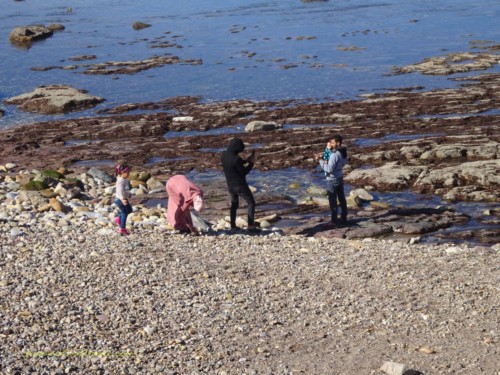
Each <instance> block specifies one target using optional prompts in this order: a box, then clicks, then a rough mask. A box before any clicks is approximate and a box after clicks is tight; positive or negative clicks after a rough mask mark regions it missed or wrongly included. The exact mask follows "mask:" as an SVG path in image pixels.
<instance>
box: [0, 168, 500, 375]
mask: <svg viewBox="0 0 500 375" xmlns="http://www.w3.org/2000/svg"><path fill="white" fill-rule="evenodd" d="M8 167H9V168H11V167H12V168H13V167H14V166H8ZM5 169H8V168H5ZM46 174H47V173H46ZM7 176H8V175H6V176H4V177H3V179H4V181H3V182H2V183H1V184H0V185H1V189H0V190H1V194H2V197H3V198H2V203H1V205H0V208H1V209H0V211H1V212H0V243H1V245H0V246H1V247H0V250H1V251H0V295H1V299H0V301H1V302H0V304H1V310H0V311H1V312H0V319H1V322H2V328H1V331H0V335H1V338H2V340H1V343H0V346H1V352H2V353H3V354H2V356H1V360H0V367H1V368H2V373H5V374H27V373H55V374H63V373H81V374H94V373H95V374H198V373H208V374H301V373H302V374H379V373H381V374H382V373H386V374H403V373H404V370H405V369H407V370H409V369H413V370H415V371H418V372H417V373H423V374H498V368H500V366H499V356H498V342H499V338H498V334H499V331H498V322H499V311H498V306H499V303H500V298H499V295H500V294H499V293H498V285H499V279H500V269H499V264H500V262H499V249H500V248H499V246H498V245H493V246H472V245H467V244H461V245H454V244H447V243H442V244H439V245H430V244H418V243H415V244H410V243H405V242H398V241H394V240H375V239H371V238H366V239H362V240H354V239H351V240H349V239H337V238H314V237H306V236H303V235H283V233H282V232H281V231H279V230H273V228H272V227H270V228H269V229H267V230H263V231H262V232H261V233H259V234H249V233H248V232H246V231H244V230H240V231H237V232H230V231H227V230H225V229H224V228H223V227H222V228H221V229H217V230H210V231H205V232H204V234H203V235H201V236H192V235H181V234H178V233H176V232H175V231H173V230H171V229H169V228H168V226H167V225H166V224H165V223H164V220H165V219H164V217H162V216H163V215H161V213H157V212H156V211H160V212H161V209H159V208H158V209H157V210H156V211H155V210H152V209H150V210H147V209H145V208H141V207H139V209H137V208H136V212H134V214H133V215H132V216H131V218H130V221H129V227H130V229H131V232H132V233H131V235H130V236H124V237H122V236H120V235H118V234H117V232H116V227H113V224H112V218H113V215H114V213H113V208H112V207H111V206H109V197H106V195H107V194H108V195H109V194H111V193H112V189H111V188H110V187H111V184H105V183H103V182H102V181H101V180H99V179H98V178H95V179H93V178H91V177H89V176H87V177H86V175H84V174H83V175H80V178H81V179H82V180H83V181H85V184H88V185H86V186H87V188H88V189H86V190H84V191H82V192H80V193H81V194H83V196H80V199H79V200H78V199H75V198H74V197H73V196H74V195H75V193H77V192H75V190H74V189H73V190H72V189H69V188H68V186H66V189H64V188H63V187H62V186H61V185H58V186H59V188H58V187H57V186H56V187H55V188H52V189H48V190H49V191H58V194H57V197H56V198H51V200H49V203H47V204H44V203H43V202H37V200H36V199H35V197H38V198H39V199H43V195H42V193H41V192H38V191H22V190H18V191H16V190H15V187H16V184H18V183H17V182H14V179H13V178H10V177H7ZM19 176H21V177H19ZM22 176H23V172H19V173H18V177H17V179H18V180H20V179H22ZM36 179H37V178H35V180H36ZM42 181H45V182H50V178H49V180H47V176H45V180H44V179H42ZM56 181H57V180H56ZM66 183H69V182H66ZM88 191H94V193H95V194H96V195H97V196H101V199H100V200H96V199H87V200H85V199H84V198H83V197H84V195H85V194H88ZM43 194H47V191H45V193H43ZM70 198H71V199H70ZM46 199H48V198H46ZM54 199H55V200H54ZM56 202H58V203H57V204H56ZM105 202H107V204H106V203H105ZM47 206H48V207H47ZM89 207H91V209H89Z"/></svg>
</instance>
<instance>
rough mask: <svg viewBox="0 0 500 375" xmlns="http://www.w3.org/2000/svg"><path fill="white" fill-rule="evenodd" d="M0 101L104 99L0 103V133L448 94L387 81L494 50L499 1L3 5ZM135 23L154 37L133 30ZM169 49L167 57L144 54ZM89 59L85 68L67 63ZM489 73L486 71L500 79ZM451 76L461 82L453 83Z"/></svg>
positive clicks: (129, 0)
mask: <svg viewBox="0 0 500 375" xmlns="http://www.w3.org/2000/svg"><path fill="white" fill-rule="evenodd" d="M1 3H2V7H1V11H0V69H1V72H2V73H1V76H0V103H1V101H2V100H3V99H5V98H8V97H12V96H16V95H20V94H23V93H26V92H30V91H32V90H33V89H34V88H36V87H37V86H39V85H49V84H67V85H71V86H73V87H75V88H78V89H85V90H88V91H89V93H90V94H92V95H96V96H100V97H103V98H105V99H106V101H105V102H104V103H103V104H100V105H99V106H97V107H95V108H93V109H90V110H86V111H82V112H78V113H71V114H67V115H59V116H41V115H37V114H30V113H23V112H20V111H18V110H17V109H16V107H15V106H7V105H5V104H0V108H2V109H3V110H4V111H5V112H6V113H5V116H4V117H3V118H0V128H1V127H6V126H13V125H16V124H20V123H31V122H34V121H42V120H47V119H57V118H68V117H75V116H94V115H95V114H96V111H97V110H99V109H103V108H109V107H113V106H116V105H120V104H124V103H130V102H144V101H157V100H161V99H164V98H171V97H175V96H184V95H193V96H200V97H201V98H202V100H204V101H220V100H227V99H235V98H242V99H251V100H280V99H300V98H311V99H313V100H318V101H321V100H345V99H352V98H356V96H357V95H359V94H360V93H366V92H381V91H385V90H389V89H393V88H403V87H414V86H423V87H424V89H426V90H429V89H433V88H444V87H452V86H455V85H456V84H457V83H455V82H453V81H451V80H449V79H448V77H439V76H424V75H421V74H419V73H413V74H406V75H391V72H392V69H393V67H395V66H403V65H407V64H414V63H417V62H420V61H422V60H423V59H424V58H426V57H435V56H441V55H444V54H447V53H452V52H465V51H472V52H474V51H475V47H477V46H478V43H477V42H478V41H481V42H482V44H481V43H480V44H479V45H492V44H495V43H497V44H498V43H499V41H500V37H499V36H500V28H499V27H498V20H500V2H499V1H497V0H495V1H491V0H478V1H474V2H470V1H466V0H453V1H451V0H440V1H426V0H419V1H414V0H383V1H380V0H336V1H333V0H330V1H320V2H301V1H300V0H280V1H269V0H245V1H243V0H226V1H214V0H189V1H169V0H163V1H145V0H106V1H96V0H85V1H81V0H80V1H77V0H73V1H60V0H30V1H7V0H2V1H1ZM136 21H141V22H144V23H149V24H151V27H149V28H146V29H142V30H134V29H133V28H132V25H133V23H134V22H136ZM51 23H60V24H63V25H64V26H65V30H63V31H58V32H55V33H54V35H53V36H51V37H49V38H47V39H45V40H41V41H37V42H34V43H32V45H31V46H30V47H29V48H27V47H25V48H20V47H18V46H15V45H12V44H11V43H10V42H9V33H10V31H11V30H12V29H13V28H14V27H16V26H25V25H31V24H44V25H49V24H51ZM167 41H168V42H170V43H171V44H173V45H174V46H173V47H170V48H152V47H154V46H155V45H157V44H158V43H162V42H167ZM166 54H170V55H174V56H178V57H179V58H180V59H182V60H185V59H201V60H202V64H201V65H188V64H172V65H164V66H162V67H158V68H153V69H149V70H145V71H142V72H139V73H137V74H134V75H127V74H120V75H86V74H83V71H84V70H85V67H84V66H83V65H85V64H95V63H100V62H108V61H139V60H144V59H147V58H150V57H152V56H155V55H160V56H162V55H166ZM82 55H95V56H96V58H95V59H94V60H90V61H71V60H69V59H70V58H72V57H78V56H82ZM68 65H75V66H76V67H77V69H75V70H62V69H53V70H49V71H34V70H32V68H34V67H47V66H57V67H62V66H68ZM498 70H499V67H498V66H496V67H494V68H492V69H490V71H498ZM456 76H458V75H456Z"/></svg>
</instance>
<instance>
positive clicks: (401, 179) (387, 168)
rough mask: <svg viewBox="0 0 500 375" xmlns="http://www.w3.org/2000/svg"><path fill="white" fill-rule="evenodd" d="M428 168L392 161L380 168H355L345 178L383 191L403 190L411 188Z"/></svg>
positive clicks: (347, 180)
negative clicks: (403, 164)
mask: <svg viewBox="0 0 500 375" xmlns="http://www.w3.org/2000/svg"><path fill="white" fill-rule="evenodd" d="M426 170H427V167H425V166H402V165H399V163H397V162H391V163H387V164H385V165H383V166H381V167H378V168H368V169H355V170H354V171H352V172H351V173H349V174H348V175H347V176H346V177H344V180H345V181H346V182H348V183H355V184H356V185H371V186H374V187H375V188H376V189H377V190H382V191H388V190H402V189H408V188H410V187H411V186H412V185H413V182H414V181H415V180H416V179H417V178H418V177H419V176H420V174H421V173H422V172H424V171H426Z"/></svg>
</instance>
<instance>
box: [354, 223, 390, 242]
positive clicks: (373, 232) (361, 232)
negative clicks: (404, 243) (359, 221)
mask: <svg viewBox="0 0 500 375" xmlns="http://www.w3.org/2000/svg"><path fill="white" fill-rule="evenodd" d="M390 233H392V227H390V226H388V225H382V224H369V225H368V226H366V227H359V228H350V229H349V230H348V231H347V232H346V234H345V235H346V237H347V238H348V239H354V238H367V237H378V236H382V235H386V234H390Z"/></svg>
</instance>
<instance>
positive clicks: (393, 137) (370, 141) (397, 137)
mask: <svg viewBox="0 0 500 375" xmlns="http://www.w3.org/2000/svg"><path fill="white" fill-rule="evenodd" d="M445 135H446V134H445V133H422V134H389V135H386V136H385V137H381V138H358V139H356V140H355V141H354V143H355V144H356V145H357V146H360V147H369V146H377V145H380V144H382V143H388V142H395V141H413V140H415V139H419V138H430V137H442V136H445Z"/></svg>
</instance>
